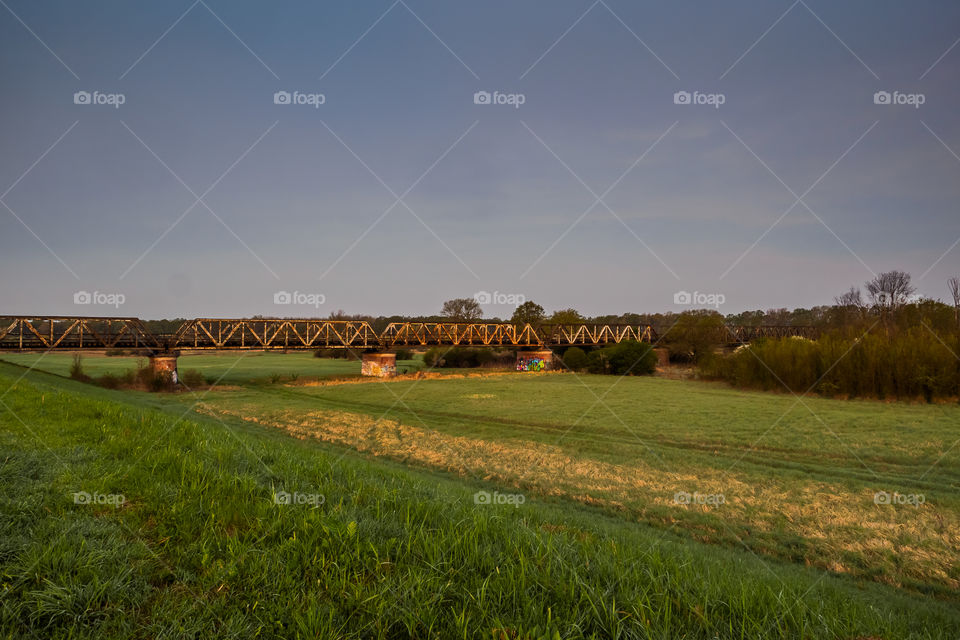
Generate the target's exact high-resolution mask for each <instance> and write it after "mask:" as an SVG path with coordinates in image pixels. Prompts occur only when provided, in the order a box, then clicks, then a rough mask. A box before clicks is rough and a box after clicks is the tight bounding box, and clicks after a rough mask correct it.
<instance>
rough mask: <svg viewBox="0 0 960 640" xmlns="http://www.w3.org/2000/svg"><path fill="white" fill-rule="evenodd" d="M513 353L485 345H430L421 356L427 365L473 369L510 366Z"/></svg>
mask: <svg viewBox="0 0 960 640" xmlns="http://www.w3.org/2000/svg"><path fill="white" fill-rule="evenodd" d="M513 359H514V354H513V353H512V352H510V351H494V350H493V349H490V348H487V347H477V348H474V347H453V348H452V349H451V348H448V347H432V348H431V349H429V350H428V351H427V352H426V353H425V354H424V356H423V362H424V364H425V365H426V366H428V367H451V368H460V369H473V368H477V367H489V366H504V367H506V366H510V365H511V364H512V363H513Z"/></svg>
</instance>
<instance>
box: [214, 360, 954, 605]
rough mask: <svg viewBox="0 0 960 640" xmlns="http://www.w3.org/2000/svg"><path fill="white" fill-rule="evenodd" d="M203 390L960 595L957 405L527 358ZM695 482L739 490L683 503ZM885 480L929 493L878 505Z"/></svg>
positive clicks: (724, 535) (408, 456) (388, 452)
mask: <svg viewBox="0 0 960 640" xmlns="http://www.w3.org/2000/svg"><path fill="white" fill-rule="evenodd" d="M203 406H204V407H205V408H208V409H209V410H211V411H212V412H214V413H216V414H219V415H232V416H235V417H241V418H248V419H256V420H257V421H259V422H260V423H262V424H267V425H270V426H274V427H278V428H280V429H285V430H288V431H291V432H293V433H295V434H296V435H298V436H303V435H307V436H313V437H317V438H319V439H322V440H326V441H330V442H335V443H338V444H342V445H345V446H349V447H352V448H356V449H360V450H363V451H366V452H369V453H372V454H374V455H378V456H385V457H391V458H394V459H397V460H402V461H404V462H406V463H407V464H408V465H414V466H422V467H429V468H436V469H443V470H448V471H452V472H455V473H457V474H460V475H463V476H467V477H474V478H495V479H496V480H497V481H499V482H502V483H504V484H508V485H512V486H515V487H519V488H521V489H523V490H525V491H529V492H534V493H537V494H540V495H545V496H547V495H549V496H562V497H563V498H565V499H569V500H573V501H577V502H581V503H586V504H592V505H596V506H599V507H601V508H604V509H605V510H607V511H608V512H609V513H611V514H614V515H618V516H619V517H621V518H624V519H626V520H628V521H635V522H642V523H645V524H648V525H651V526H657V527H660V528H662V529H664V530H668V529H669V530H671V531H674V532H676V533H679V534H682V535H687V536H688V537H689V538H690V539H693V540H699V541H706V542H711V543H716V544H720V545H724V546H727V547H730V548H744V547H746V548H748V549H750V550H751V551H752V552H755V553H757V554H759V555H762V556H765V557H772V558H777V559H780V560H784V561H792V562H798V563H803V564H809V565H813V566H817V567H820V568H823V569H825V570H829V571H832V572H836V573H842V574H849V575H852V576H856V577H858V578H862V579H865V580H873V581H877V582H882V583H886V584H893V585H897V586H899V587H902V588H904V589H908V590H911V591H915V592H919V593H928V594H931V595H935V596H936V597H939V598H942V599H946V600H951V601H953V602H954V603H956V604H958V605H960V596H958V588H960V491H958V490H960V447H952V445H953V444H954V443H955V442H956V441H957V438H958V437H960V407H958V406H956V405H922V404H905V403H899V404H885V403H879V402H870V401H841V400H826V399H821V398H805V399H803V400H802V402H798V401H797V399H796V398H794V397H793V396H790V395H788V394H770V393H762V392H741V391H735V390H731V389H729V388H727V387H725V386H723V385H720V384H710V383H698V382H690V381H678V380H667V379H659V378H648V377H630V378H623V379H619V380H618V379H616V378H614V377H607V376H579V377H577V376H573V375H569V374H560V375H557V374H554V375H542V376H536V375H529V374H510V375H505V376H503V375H501V376H490V377H486V378H469V379H445V380H444V379H440V380H431V379H428V380H412V381H397V382H391V383H383V384H380V383H376V382H373V383H366V384H345V385H331V386H291V385H273V386H269V385H267V386H260V387H257V388H252V387H246V388H242V389H232V390H229V391H222V392H221V391H215V392H214V393H211V394H209V395H207V396H205V397H204V398H203ZM381 419H383V420H387V421H389V422H379V423H378V422H377V420H381ZM344 425H348V426H347V427H344ZM680 492H685V493H690V494H695V493H699V494H703V495H717V494H720V495H722V496H723V499H724V501H725V502H724V504H723V505H721V506H717V507H710V506H706V507H690V506H685V505H678V504H676V501H675V496H676V494H677V493H680ZM878 492H888V493H891V494H893V493H899V494H901V495H907V496H913V495H917V496H922V499H923V500H924V503H923V504H922V505H919V506H915V505H878V504H876V503H875V500H874V498H875V496H876V494H877V493H878Z"/></svg>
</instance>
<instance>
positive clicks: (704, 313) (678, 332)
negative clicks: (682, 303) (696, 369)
mask: <svg viewBox="0 0 960 640" xmlns="http://www.w3.org/2000/svg"><path fill="white" fill-rule="evenodd" d="M661 339H662V341H663V343H664V344H665V345H666V346H667V348H668V349H669V351H670V359H671V360H679V361H693V362H699V361H700V360H701V359H702V358H703V357H704V356H706V355H707V354H709V353H712V352H713V350H714V349H715V348H716V347H718V346H720V345H721V344H723V343H725V342H729V341H730V340H731V339H732V334H730V333H729V331H728V330H727V328H726V324H725V323H724V319H723V316H721V315H720V314H719V313H717V312H716V311H710V310H706V309H700V310H696V311H685V312H683V313H681V314H680V317H679V318H677V321H676V323H675V324H674V325H673V326H672V327H670V328H669V330H668V331H667V332H666V333H665V334H664V335H663V336H662V338H661Z"/></svg>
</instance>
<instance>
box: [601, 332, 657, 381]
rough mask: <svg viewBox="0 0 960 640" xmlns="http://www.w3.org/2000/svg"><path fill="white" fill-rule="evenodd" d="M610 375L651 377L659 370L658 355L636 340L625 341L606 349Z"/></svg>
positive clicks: (650, 347)
mask: <svg viewBox="0 0 960 640" xmlns="http://www.w3.org/2000/svg"><path fill="white" fill-rule="evenodd" d="M604 351H606V352H607V354H608V355H607V361H608V362H609V364H610V373H612V374H614V375H618V376H627V375H636V376H641V375H649V374H651V373H653V372H654V371H656V369H657V354H656V353H655V352H654V351H653V347H652V346H651V345H649V344H646V343H644V342H638V341H636V340H625V341H623V342H621V343H620V344H615V345H612V346H609V347H606V348H605V349H604Z"/></svg>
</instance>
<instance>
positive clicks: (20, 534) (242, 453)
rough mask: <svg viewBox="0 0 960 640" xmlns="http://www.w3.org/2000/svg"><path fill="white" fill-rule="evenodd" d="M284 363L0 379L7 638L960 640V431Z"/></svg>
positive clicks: (726, 398) (543, 381) (813, 405)
mask: <svg viewBox="0 0 960 640" xmlns="http://www.w3.org/2000/svg"><path fill="white" fill-rule="evenodd" d="M48 357H52V356H48ZM200 357H208V356H200ZM271 357H277V358H291V355H286V356H283V355H280V354H276V356H274V355H272V354H271ZM293 357H296V358H300V356H299V355H293ZM104 360H113V358H109V359H107V358H104ZM232 360H234V361H235V360H236V357H233V358H232ZM65 362H69V359H66V360H65ZM298 362H299V365H300V367H301V368H300V369H299V370H298V369H297V364H294V363H290V364H289V366H290V367H291V369H289V370H288V371H289V372H290V373H289V374H286V375H291V376H292V375H293V374H298V375H297V379H296V380H280V381H278V382H276V383H274V382H272V380H271V379H270V378H269V376H263V375H261V373H262V372H258V371H257V370H256V368H255V367H253V366H251V368H250V369H249V370H247V375H245V376H242V375H237V377H235V378H232V379H231V383H230V386H229V387H227V388H224V389H217V388H214V389H213V390H205V391H201V392H197V393H181V394H148V393H143V392H129V391H126V392H124V391H107V390H104V389H99V388H96V387H92V386H89V385H82V384H80V383H76V382H73V381H70V380H64V379H62V378H57V377H54V376H49V375H46V374H44V373H40V372H38V371H32V372H29V373H25V370H24V369H22V368H20V367H15V366H11V365H2V364H0V400H2V402H3V404H2V405H0V427H2V429H0V436H2V443H3V449H4V451H3V460H4V462H3V464H2V466H0V475H2V476H3V481H4V485H5V487H7V491H6V492H5V495H3V497H2V498H0V500H2V505H3V507H2V510H0V514H2V518H3V520H2V535H0V540H2V542H0V544H2V545H3V547H2V548H0V566H2V570H3V575H2V589H3V592H2V593H3V598H2V600H0V602H2V609H0V612H2V625H3V629H4V632H5V635H6V636H7V637H21V636H24V635H26V636H29V635H30V634H32V635H34V636H35V637H157V636H165V637H181V636H190V637H196V636H213V637H258V636H259V637H358V638H359V637H380V638H390V637H424V638H426V637H438V638H453V637H462V638H472V637H487V638H490V637H498V638H499V637H505V638H515V637H533V638H539V637H551V638H552V637H563V638H567V637H597V638H607V637H626V638H755V637H784V638H799V637H803V638H850V639H853V638H857V639H860V638H908V637H916V638H926V637H931V638H932V637H937V638H955V637H957V636H958V634H960V598H958V596H957V593H958V580H960V562H958V559H960V545H958V538H957V535H958V534H957V532H958V513H960V500H958V491H957V490H958V488H960V454H958V450H957V448H952V449H951V446H952V445H953V444H954V443H955V442H956V440H957V438H960V408H958V407H956V406H950V405H933V406H929V405H906V404H881V403H870V402H844V401H832V400H821V399H803V400H802V402H799V403H798V402H797V401H796V399H795V398H793V397H792V396H789V395H772V394H762V393H742V392H736V391H732V390H729V389H727V388H725V387H722V386H717V385H712V384H703V383H695V382H689V381H678V380H665V379H658V378H625V379H622V380H617V379H615V378H612V377H598V376H584V377H579V378H578V377H575V376H572V375H569V374H540V375H531V374H507V375H497V376H473V377H457V378H450V379H442V378H441V379H423V380H401V381H395V382H389V383H381V382H376V381H374V382H363V383H354V382H352V381H349V380H347V381H339V382H336V383H326V382H324V381H320V382H317V381H311V380H310V377H311V376H317V375H318V374H317V373H309V374H308V373H307V372H306V368H307V367H313V368H316V367H323V366H326V362H319V361H317V360H316V359H313V358H310V359H309V360H308V359H305V358H300V359H299V361H298ZM208 364H209V365H210V372H211V374H216V375H221V374H222V373H223V372H224V371H226V370H227V369H228V368H229V366H230V364H231V362H230V361H228V360H227V359H226V358H223V359H221V360H216V361H213V362H209V363H208ZM337 364H341V363H339V362H338V363H337ZM346 364H356V363H346ZM46 366H47V362H46V361H44V362H41V363H40V367H41V368H45V367H46ZM280 366H281V365H280V363H275V367H276V368H278V369H279V367H280ZM183 367H184V365H183V364H181V368H183ZM231 373H232V372H231ZM330 373H331V374H336V373H337V372H334V371H331V372H330ZM21 375H23V376H24V377H23V378H22V379H21V380H20V381H19V382H18V383H17V384H16V386H15V387H14V386H13V383H14V381H16V380H17V379H18V378H19V377H20V376H21ZM228 375H230V374H228ZM224 379H225V380H226V378H224ZM181 416H184V418H183V419H182V420H181V419H180V418H181ZM291 435H294V436H296V437H290V436H291ZM478 490H486V491H489V492H495V491H498V492H500V494H501V495H502V496H503V495H507V496H509V495H513V494H516V495H520V496H523V498H522V500H523V503H522V504H519V505H517V506H511V505H510V504H476V503H475V500H474V494H475V492H477V491H478ZM78 491H85V492H88V493H90V494H93V495H97V494H108V495H109V494H123V495H124V496H125V498H126V500H125V502H124V503H123V504H122V506H120V507H119V508H117V507H114V506H111V505H108V504H75V503H74V500H73V493H74V492H78ZM277 491H288V492H300V494H301V495H302V496H306V502H308V504H286V505H284V504H275V502H274V500H273V499H272V498H273V495H274V493H275V492H277ZM878 491H885V492H889V493H890V494H894V493H895V492H896V495H899V496H922V504H876V503H875V500H874V496H875V493H876V492H878ZM317 494H322V495H323V496H324V499H323V501H322V504H316V503H318V502H320V501H319V500H318V499H316V498H313V499H312V502H313V503H314V504H313V505H311V504H309V502H310V501H311V496H314V495H317ZM688 494H689V495H690V496H692V497H691V498H690V499H689V500H688V499H687V498H685V496H687V495H688ZM678 499H679V502H680V503H681V504H678ZM494 501H495V500H494ZM514 501H515V502H516V501H517V500H514ZM687 501H688V502H693V503H694V504H682V503H683V502H687ZM896 501H897V499H896V498H894V500H893V502H896ZM697 502H704V504H696V503H697ZM881 502H882V500H881ZM914 502H917V501H916V500H914ZM494 630H496V633H495V631H494ZM556 634H558V635H556Z"/></svg>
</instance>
